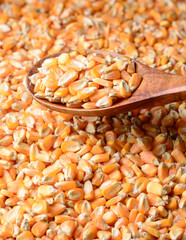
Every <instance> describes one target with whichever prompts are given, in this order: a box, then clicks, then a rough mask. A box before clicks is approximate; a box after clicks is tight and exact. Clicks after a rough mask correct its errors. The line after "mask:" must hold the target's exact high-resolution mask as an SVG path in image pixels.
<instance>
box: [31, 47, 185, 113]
mask: <svg viewBox="0 0 186 240" xmlns="http://www.w3.org/2000/svg"><path fill="white" fill-rule="evenodd" d="M86 51H87V52H88V53H101V54H103V55H108V54H110V55H112V56H113V57H117V56H122V55H121V54H117V53H112V52H107V51H102V50H86ZM69 52H71V51H69ZM61 53H63V52H59V53H56V54H52V55H50V56H47V57H45V58H42V59H41V60H40V61H38V62H37V63H36V64H35V65H34V66H33V67H32V68H31V70H30V71H29V73H28V76H27V81H26V85H27V89H28V91H29V93H30V94H31V95H32V97H33V98H34V99H35V100H36V101H37V102H39V103H40V104H41V105H43V106H45V107H47V108H49V109H52V110H54V111H58V112H63V113H69V114H72V115H80V116H106V115H114V114H117V113H123V112H128V111H131V110H133V109H136V108H148V107H152V106H158V105H163V104H166V103H170V102H175V101H180V100H184V99H186V77H184V76H181V75H173V74H168V73H164V72H161V71H158V70H156V69H153V68H150V67H147V66H146V65H144V64H142V63H140V62H138V61H136V60H134V62H135V63H136V70H137V72H138V73H139V74H140V75H141V76H142V77H143V80H142V82H141V84H140V86H139V87H138V89H137V90H136V91H135V92H134V93H133V95H132V96H131V97H130V98H127V99H120V100H118V101H117V102H116V103H114V104H113V105H112V106H111V107H107V108H97V109H84V108H68V107H66V106H65V105H64V104H62V103H51V102H49V101H48V100H45V99H40V98H37V97H36V96H35V95H34V85H33V84H32V83H31V81H30V79H29V76H31V75H32V74H34V73H36V72H38V70H37V69H38V67H41V64H42V62H43V61H44V60H45V59H47V58H53V57H58V56H59V55H60V54H61Z"/></svg>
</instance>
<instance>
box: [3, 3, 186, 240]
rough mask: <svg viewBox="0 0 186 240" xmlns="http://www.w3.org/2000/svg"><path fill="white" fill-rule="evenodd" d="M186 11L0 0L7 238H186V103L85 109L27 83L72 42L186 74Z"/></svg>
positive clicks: (169, 6)
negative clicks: (90, 113) (66, 109)
mask: <svg viewBox="0 0 186 240" xmlns="http://www.w3.org/2000/svg"><path fill="white" fill-rule="evenodd" d="M185 16H186V4H185V3H184V1H182V0H180V1H176V0H175V1H173V0H156V1H152V0H138V1H132V0H127V1H119V0H108V1H106V0H97V1H94V0H93V1H89V0H78V1H76V0H74V1H73V0H68V1H65V0H64V1H62V0H61V1H59V0H58V1H57V0H56V1H53V0H51V1H47V0H36V1H33V0H25V1H24V0H9V1H8V0H7V1H6V0H4V1H2V0H1V1H0V118H1V121H0V240H5V239H9V240H13V239H17V240H34V239H36V240H40V239H41V240H73V239H74V240H92V239H100V240H120V239H125V240H130V239H144V240H146V239H147V240H153V239H160V240H166V239H172V240H177V239H186V230H185V229H186V221H185V217H186V166H185V165H186V156H185V152H186V101H183V102H177V103H171V104H168V105H165V106H159V107H153V108H151V109H142V110H135V111H133V112H129V113H127V114H123V113H121V114H119V115H116V116H111V117H108V116H105V117H103V118H101V117H78V116H71V115H67V114H62V113H57V112H54V111H49V110H47V109H45V108H44V107H42V106H40V105H39V104H38V103H36V102H35V101H33V100H32V98H31V96H30V95H29V94H28V92H27V91H26V88H25V80H26V75H27V73H28V71H29V69H30V68H31V67H32V66H33V64H34V63H35V62H37V61H38V60H39V59H40V58H42V57H44V56H46V55H49V54H53V53H56V52H59V51H62V50H64V51H66V50H72V49H73V50H75V49H103V50H111V51H115V52H118V53H121V54H124V55H127V56H129V57H131V58H135V59H138V60H139V61H141V62H143V63H145V64H146V65H148V66H150V67H154V68H157V69H159V70H162V71H165V72H170V73H172V74H175V73H177V74H182V75H186V47H185V45H186V29H185V26H186V18H185Z"/></svg>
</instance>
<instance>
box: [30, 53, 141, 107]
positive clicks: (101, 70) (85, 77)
mask: <svg viewBox="0 0 186 240" xmlns="http://www.w3.org/2000/svg"><path fill="white" fill-rule="evenodd" d="M36 71H37V72H36V73H34V74H32V75H31V76H29V79H30V81H31V84H33V85H34V92H35V96H36V97H37V98H42V99H47V100H48V101H50V102H57V103H63V104H65V105H66V106H67V107H72V108H73V107H83V108H86V109H94V108H104V107H110V106H112V105H113V103H114V102H116V101H117V100H118V99H119V98H129V97H130V96H131V95H132V92H134V91H135V90H136V89H137V88H138V87H139V85H140V83H141V81H142V76H141V75H140V74H139V73H137V70H136V64H135V62H134V61H131V60H130V58H127V57H125V56H122V55H121V56H120V55H119V56H117V57H112V56H111V55H110V54H109V52H108V54H107V55H103V54H101V53H89V54H88V52H87V51H85V50H81V51H77V50H75V51H71V52H70V53H62V54H60V55H59V56H58V57H51V58H47V59H46V60H44V61H43V63H42V64H41V66H40V67H39V68H37V69H36Z"/></svg>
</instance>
